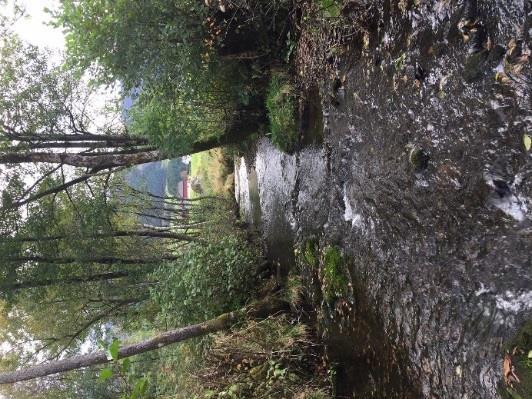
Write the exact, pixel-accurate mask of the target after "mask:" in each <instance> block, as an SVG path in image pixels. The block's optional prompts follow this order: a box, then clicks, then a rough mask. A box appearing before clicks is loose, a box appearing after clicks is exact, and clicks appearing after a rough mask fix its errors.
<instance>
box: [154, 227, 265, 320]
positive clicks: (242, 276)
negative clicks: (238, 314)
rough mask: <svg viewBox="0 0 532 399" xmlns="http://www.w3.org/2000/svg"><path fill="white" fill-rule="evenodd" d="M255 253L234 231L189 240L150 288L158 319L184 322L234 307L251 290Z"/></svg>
mask: <svg viewBox="0 0 532 399" xmlns="http://www.w3.org/2000/svg"><path fill="white" fill-rule="evenodd" d="M257 260H258V259H257V253H256V251H254V250H253V249H251V248H249V247H248V246H247V245H246V243H245V242H242V241H241V239H240V238H239V237H238V236H236V235H226V236H221V237H218V238H217V239H215V238H213V239H212V240H211V241H209V242H208V243H207V244H196V243H193V244H191V245H190V246H189V247H188V248H187V250H186V251H184V252H183V254H182V258H181V259H180V260H178V261H176V262H172V263H166V264H164V265H162V266H161V267H160V268H159V269H158V270H157V271H156V272H155V273H154V278H155V279H157V280H159V281H160V283H159V285H158V286H157V288H156V289H154V290H153V291H152V294H153V297H154V299H155V301H156V302H157V303H158V304H159V306H160V309H161V310H160V314H159V316H158V317H159V320H161V321H164V322H165V323H166V324H167V325H170V326H183V325H187V324H191V323H196V322H199V321H203V320H207V319H210V318H212V317H214V316H216V315H218V314H221V313H224V312H226V311H229V310H233V309H236V308H238V307H240V306H241V305H242V304H244V303H245V302H246V301H247V300H248V299H249V298H250V297H251V295H252V294H253V291H254V287H255V284H256V277H255V273H256V270H255V268H256V265H257Z"/></svg>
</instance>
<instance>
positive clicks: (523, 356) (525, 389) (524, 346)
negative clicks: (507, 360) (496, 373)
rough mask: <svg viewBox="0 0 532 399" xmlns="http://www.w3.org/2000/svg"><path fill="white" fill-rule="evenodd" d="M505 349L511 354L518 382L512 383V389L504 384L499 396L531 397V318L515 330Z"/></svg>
mask: <svg viewBox="0 0 532 399" xmlns="http://www.w3.org/2000/svg"><path fill="white" fill-rule="evenodd" d="M506 350H507V351H508V352H509V353H515V355H512V364H513V366H514V367H515V374H517V376H518V377H519V379H520V381H521V382H520V383H514V386H513V389H512V388H509V387H506V386H504V382H502V385H503V387H504V388H503V390H502V392H501V396H502V397H503V398H506V399H516V398H517V399H518V398H532V358H529V357H528V354H529V353H530V351H532V320H529V321H527V322H526V323H525V324H524V325H523V326H522V327H521V328H520V329H519V331H518V332H517V334H516V336H515V338H514V339H512V340H511V341H510V342H509V343H508V344H507V345H506Z"/></svg>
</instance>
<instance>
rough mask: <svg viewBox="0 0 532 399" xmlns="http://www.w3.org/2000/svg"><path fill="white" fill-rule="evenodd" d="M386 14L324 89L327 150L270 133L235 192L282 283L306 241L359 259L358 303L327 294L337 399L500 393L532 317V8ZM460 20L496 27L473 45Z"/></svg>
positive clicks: (444, 5) (354, 264)
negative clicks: (528, 143) (531, 146)
mask: <svg viewBox="0 0 532 399" xmlns="http://www.w3.org/2000/svg"><path fill="white" fill-rule="evenodd" d="M471 3H473V2H471ZM383 4H384V5H383V9H382V12H381V13H379V17H378V23H376V24H375V25H374V26H373V28H372V30H369V33H368V34H366V35H365V36H364V40H362V42H363V44H360V45H358V47H357V44H356V43H355V44H354V45H353V46H352V47H351V48H348V50H347V51H346V52H347V53H348V55H346V56H344V57H340V59H339V61H338V62H336V63H335V68H336V70H335V76H336V77H335V76H332V77H331V79H328V80H326V81H325V82H322V83H321V84H320V86H319V88H318V89H317V90H316V93H317V94H316V93H314V94H312V96H314V97H315V98H314V97H313V101H314V102H316V101H318V103H319V104H321V115H319V117H320V123H321V124H322V125H323V143H318V144H311V145H306V146H302V148H300V149H299V150H298V151H296V152H295V153H294V154H291V155H290V154H286V153H283V152H281V151H279V150H278V149H276V148H275V147H273V146H272V144H271V143H270V142H269V140H268V139H267V138H262V139H260V140H259V141H258V143H257V145H256V147H255V148H254V149H253V150H252V151H250V152H249V153H248V154H246V156H244V157H242V158H240V159H239V160H238V161H237V163H236V171H235V172H236V173H235V181H236V197H237V200H238V202H239V204H240V208H241V212H242V217H243V218H245V219H247V220H248V221H249V222H250V223H252V224H253V225H254V226H256V227H257V228H258V229H259V230H260V232H261V234H262V237H263V238H264V241H265V243H266V247H267V254H268V257H269V258H270V259H271V260H272V261H274V262H278V264H279V265H280V266H281V270H284V271H285V273H288V270H289V269H290V267H292V265H293V264H294V263H295V262H296V260H295V256H294V248H296V247H298V246H301V244H302V243H304V242H305V240H308V239H313V240H315V241H316V242H317V243H318V245H319V247H320V248H325V247H327V246H336V247H338V248H340V250H341V252H342V256H343V257H344V258H346V259H349V262H348V268H349V271H348V275H349V279H350V284H349V287H350V289H351V295H350V298H348V300H347V303H344V304H343V305H341V307H342V306H343V307H342V309H340V310H339V309H338V307H337V308H336V309H334V308H332V309H331V308H327V307H324V306H323V301H321V303H320V299H319V298H318V299H317V300H316V301H315V308H316V312H317V314H318V320H321V321H320V323H321V325H322V327H321V330H320V331H322V333H323V341H324V343H325V345H326V347H327V355H328V358H329V361H330V364H331V365H333V366H334V367H335V373H336V376H337V384H336V385H337V391H336V396H337V397H338V398H352V397H356V398H359V397H361V398H418V397H422V398H498V397H500V392H501V389H504V387H503V382H502V381H503V370H502V362H503V358H504V353H505V350H507V348H508V343H509V342H510V341H511V340H512V338H513V337H514V336H515V334H516V333H517V331H518V330H519V329H520V328H521V327H522V326H523V324H524V323H525V322H526V321H529V320H531V319H532V152H531V151H530V150H528V151H527V149H526V147H525V145H524V141H523V139H524V135H525V134H532V133H530V132H531V126H532V112H531V91H532V74H531V73H530V62H529V61H528V58H527V59H526V62H521V61H522V59H518V60H517V61H516V58H515V57H517V56H518V55H519V54H520V57H523V54H524V55H525V56H526V55H527V54H529V53H530V45H529V40H530V35H531V31H530V26H531V23H530V20H531V16H530V13H531V9H532V7H530V4H529V3H526V2H525V3H521V2H504V1H497V2H493V3H490V4H482V5H479V6H478V9H476V8H475V7H477V5H476V2H474V5H471V4H470V3H469V2H466V3H465V5H464V4H455V3H452V2H451V3H449V2H444V1H440V2H435V3H431V4H425V3H423V2H421V3H420V5H419V6H418V7H415V8H413V9H410V10H408V11H404V10H400V9H394V8H393V7H392V6H391V5H390V3H389V2H384V3H383ZM416 4H417V3H416ZM464 13H465V14H467V13H469V14H475V15H473V16H474V17H475V18H477V20H481V21H482V24H483V25H482V26H481V25H478V23H477V25H476V26H475V27H474V28H473V29H471V30H473V31H474V32H469V35H470V36H471V38H470V39H469V41H467V42H465V41H464V39H463V37H462V36H463V35H464V34H463V32H464V28H463V27H462V28H461V29H462V30H460V29H459V28H458V27H457V26H459V25H460V23H459V21H460V20H461V18H462V20H463V18H464ZM527 13H528V14H527ZM527 15H528V20H526V19H527ZM469 16H470V17H471V16H472V15H469ZM479 26H481V27H480V28H479ZM479 32H480V33H479ZM466 33H467V32H466ZM475 35H476V36H475ZM481 35H484V37H479V36H481ZM391 38H394V39H393V40H392V39H391ZM488 40H489V41H490V42H489V43H487V42H488ZM512 57H514V58H512ZM520 62H521V64H520ZM518 65H522V66H521V67H519V68H518V67H517V66H518ZM307 117H308V115H307ZM529 349H532V348H526V350H529ZM353 395H355V396H353Z"/></svg>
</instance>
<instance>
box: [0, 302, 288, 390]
mask: <svg viewBox="0 0 532 399" xmlns="http://www.w3.org/2000/svg"><path fill="white" fill-rule="evenodd" d="M286 309H287V305H286V303H285V302H283V301H281V300H279V299H272V298H269V299H267V300H263V301H260V302H257V303H255V304H253V305H250V306H248V307H245V308H242V309H240V310H237V311H234V312H229V313H224V314H222V315H220V316H218V317H216V318H214V319H211V320H207V321H205V322H203V323H199V324H194V325H191V326H187V327H182V328H178V329H175V330H170V331H167V332H164V333H162V334H159V335H156V336H154V337H153V338H150V339H147V340H145V341H142V342H139V343H137V344H132V345H127V346H124V347H122V348H120V350H119V352H118V358H120V359H121V358H126V357H130V356H134V355H138V354H141V353H145V352H149V351H153V350H156V349H160V348H162V347H164V346H167V345H171V344H174V343H177V342H181V341H185V340H187V339H190V338H195V337H201V336H203V335H206V334H210V333H213V332H216V331H221V330H225V329H228V328H230V327H231V326H233V325H234V324H236V323H237V322H240V321H242V320H243V319H244V318H246V317H253V318H257V317H258V318H263V317H266V316H269V315H271V314H274V313H277V312H279V311H283V310H286ZM111 361H112V359H109V358H108V355H107V351H98V352H95V353H92V354H88V355H80V356H74V357H71V358H67V359H63V360H58V361H55V362H49V363H44V364H39V365H36V366H33V367H28V368H25V369H20V370H16V371H12V372H7V373H0V384H11V383H15V382H19V381H27V380H31V379H34V378H39V377H44V376H47V375H51V374H57V373H64V372H66V371H70V370H76V369H79V368H82V367H88V366H94V365H98V364H104V363H109V362H111Z"/></svg>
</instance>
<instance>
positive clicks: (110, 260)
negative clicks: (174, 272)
mask: <svg viewBox="0 0 532 399" xmlns="http://www.w3.org/2000/svg"><path fill="white" fill-rule="evenodd" d="M177 259H179V257H177V256H163V257H158V258H146V259H144V258H118V257H114V256H102V257H92V258H90V257H89V258H76V257H55V258H52V257H46V256H38V255H28V256H17V257H11V258H9V257H7V258H4V259H3V261H4V262H40V263H49V264H54V265H66V264H69V263H99V264H102V265H113V264H123V265H141V264H148V263H158V262H161V261H165V260H177Z"/></svg>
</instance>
